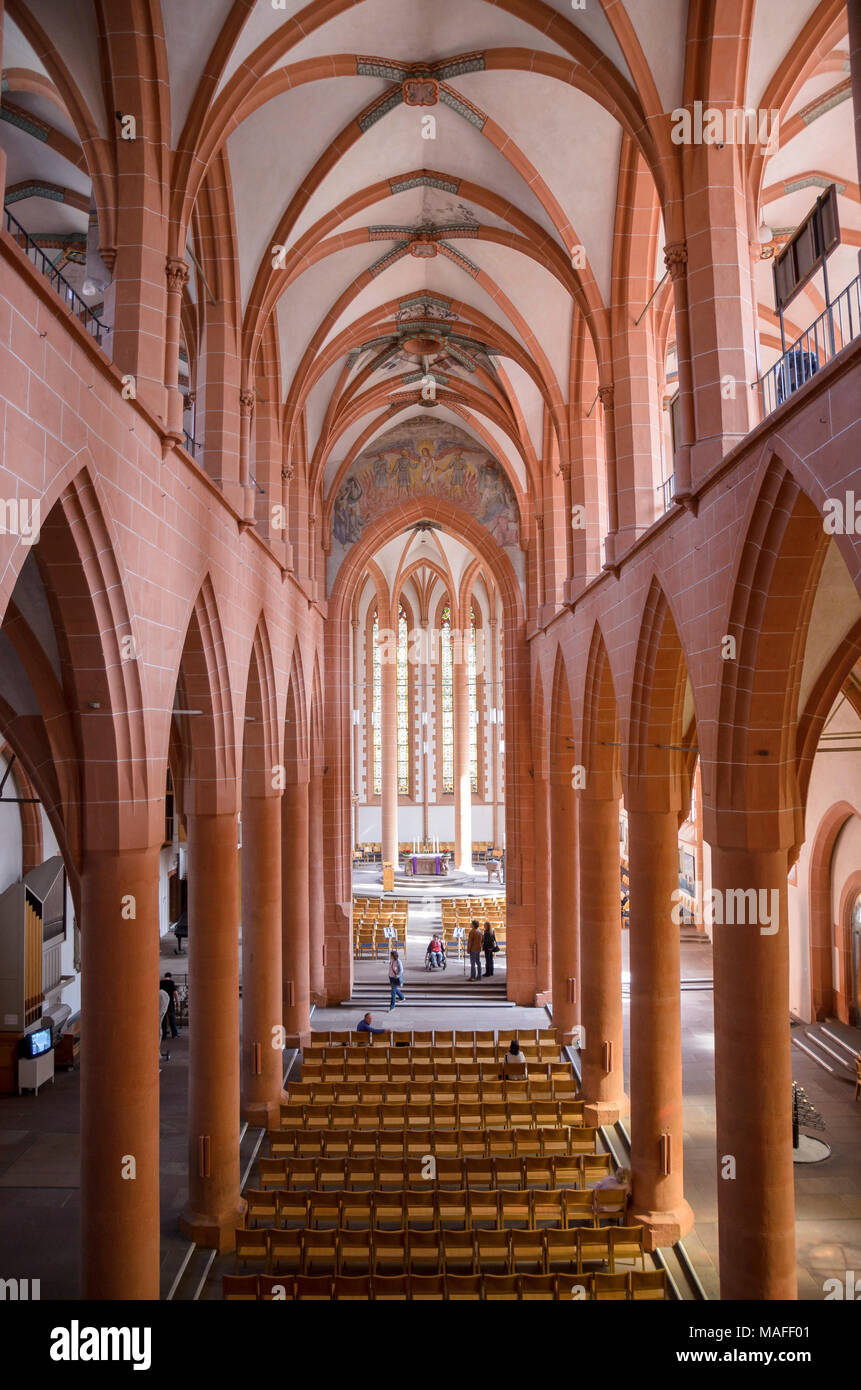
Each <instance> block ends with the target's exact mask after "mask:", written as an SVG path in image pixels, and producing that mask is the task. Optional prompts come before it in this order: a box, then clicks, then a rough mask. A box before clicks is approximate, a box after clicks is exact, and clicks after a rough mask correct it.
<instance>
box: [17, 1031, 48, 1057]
mask: <svg viewBox="0 0 861 1390" xmlns="http://www.w3.org/2000/svg"><path fill="white" fill-rule="evenodd" d="M20 1049H21V1056H22V1057H41V1055H42V1053H43V1052H50V1051H51V1030H50V1028H37V1029H36V1031H35V1033H28V1034H27V1036H26V1037H25V1038H22V1039H21V1043H20Z"/></svg>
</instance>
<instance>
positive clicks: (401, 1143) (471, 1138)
mask: <svg viewBox="0 0 861 1390" xmlns="http://www.w3.org/2000/svg"><path fill="white" fill-rule="evenodd" d="M596 1134H597V1130H595V1129H592V1128H591V1127H587V1126H581V1127H577V1128H561V1127H553V1128H544V1129H536V1128H534V1127H533V1128H529V1129H527V1128H525V1127H524V1128H523V1129H492V1130H483V1129H446V1130H433V1129H407V1130H395V1129H367V1130H347V1129H342V1130H331V1129H285V1130H270V1132H269V1153H270V1155H271V1157H272V1158H293V1157H295V1158H369V1157H370V1158H397V1159H401V1160H403V1159H406V1158H416V1157H421V1156H422V1155H424V1154H430V1155H432V1156H433V1157H434V1158H436V1159H440V1158H527V1157H537V1156H540V1157H542V1158H565V1157H567V1156H570V1155H572V1154H593V1153H595V1151H596V1150H595V1136H596Z"/></svg>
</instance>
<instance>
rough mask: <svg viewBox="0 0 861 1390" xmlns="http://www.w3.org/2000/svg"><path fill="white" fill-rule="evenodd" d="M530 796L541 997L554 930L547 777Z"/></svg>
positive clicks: (548, 977) (547, 985) (548, 982)
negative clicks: (551, 901)
mask: <svg viewBox="0 0 861 1390" xmlns="http://www.w3.org/2000/svg"><path fill="white" fill-rule="evenodd" d="M493 727H494V728H495V727H496V726H495V725H494V726H493ZM532 795H533V805H534V808H535V832H534V855H535V859H534V863H535V950H536V960H535V993H536V995H541V994H546V993H547V992H548V991H550V990H552V987H553V979H552V973H551V960H552V957H553V952H552V946H551V942H552V931H553V926H552V922H551V917H550V783H549V782H548V780H547V778H546V777H539V776H538V773H537V771H536V775H535V780H534V782H533V784H532Z"/></svg>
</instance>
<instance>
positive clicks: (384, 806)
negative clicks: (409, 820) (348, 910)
mask: <svg viewBox="0 0 861 1390" xmlns="http://www.w3.org/2000/svg"><path fill="white" fill-rule="evenodd" d="M392 645H393V644H392V643H387V644H386V647H384V648H383V649H382V651H381V656H380V719H381V720H382V728H381V730H380V763H381V766H380V812H381V822H382V824H381V832H380V843H381V845H382V854H381V858H382V860H383V863H389V864H394V865H395V868H397V864H398V665H397V661H396V660H395V658H394V654H393V653H391V654H390V653H389V652H388V650H387V649H388V647H390V646H392Z"/></svg>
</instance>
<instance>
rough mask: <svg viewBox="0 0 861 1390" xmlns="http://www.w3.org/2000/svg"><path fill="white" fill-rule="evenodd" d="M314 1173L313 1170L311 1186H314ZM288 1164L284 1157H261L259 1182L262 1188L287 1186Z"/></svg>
mask: <svg viewBox="0 0 861 1390" xmlns="http://www.w3.org/2000/svg"><path fill="white" fill-rule="evenodd" d="M313 1179H314V1173H313V1169H312V1172H311V1186H312V1187H313V1186H314V1181H313ZM288 1181H289V1179H288V1175H287V1164H286V1163H285V1161H284V1159H283V1158H261V1159H260V1162H259V1176H258V1182H259V1183H260V1186H261V1187H262V1188H266V1189H269V1188H273V1187H286V1186H287V1183H288Z"/></svg>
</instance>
